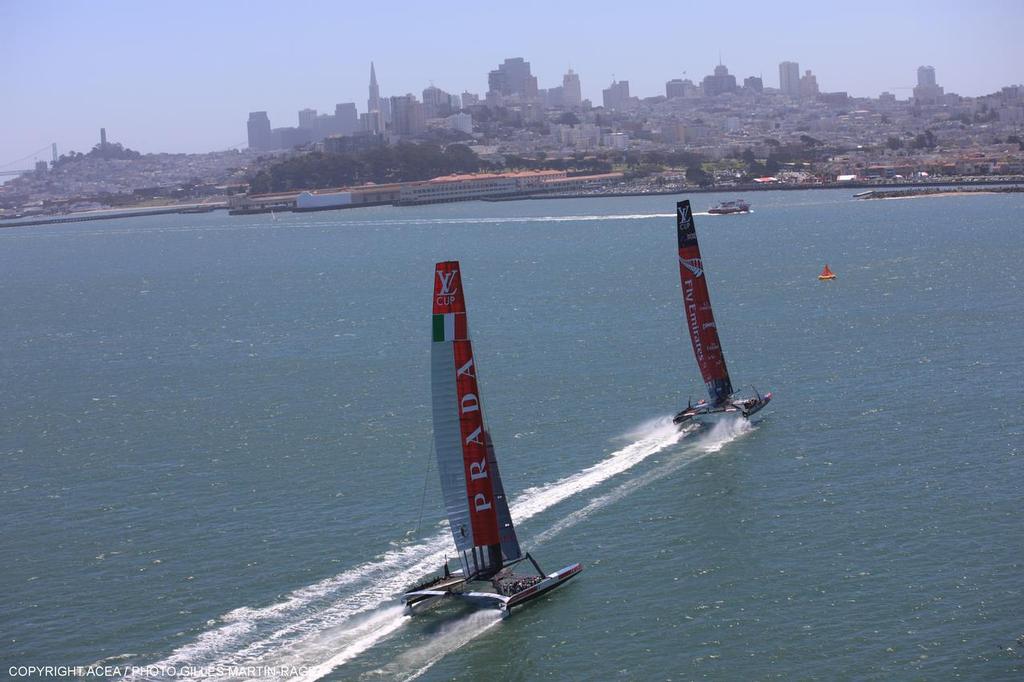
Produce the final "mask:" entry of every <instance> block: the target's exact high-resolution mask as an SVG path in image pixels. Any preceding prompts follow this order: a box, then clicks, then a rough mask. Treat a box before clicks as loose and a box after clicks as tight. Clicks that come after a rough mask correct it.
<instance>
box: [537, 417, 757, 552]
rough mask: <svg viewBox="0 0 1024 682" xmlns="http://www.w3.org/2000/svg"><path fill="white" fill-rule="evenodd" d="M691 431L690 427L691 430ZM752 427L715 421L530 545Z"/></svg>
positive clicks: (739, 421)
mask: <svg viewBox="0 0 1024 682" xmlns="http://www.w3.org/2000/svg"><path fill="white" fill-rule="evenodd" d="M691 428H692V427H691ZM755 428H756V427H755V426H753V425H752V424H751V423H750V422H748V421H747V420H746V419H742V418H736V419H735V420H730V421H725V420H723V421H719V422H718V423H717V424H715V425H714V426H713V427H711V429H710V430H708V431H706V432H700V433H699V435H698V436H697V437H696V439H694V441H693V442H692V444H690V446H689V447H688V448H686V449H685V450H683V451H682V452H680V453H679V454H678V455H677V456H675V457H672V458H671V459H669V460H668V461H667V462H666V463H665V464H663V465H662V466H660V467H658V468H657V469H653V470H651V471H648V472H646V473H644V474H642V475H640V476H637V477H636V478H632V479H630V480H628V481H626V482H625V483H621V484H619V485H618V486H617V487H616V488H614V489H612V490H611V491H609V492H607V493H605V494H604V495H601V496H599V497H595V498H594V499H592V500H591V501H590V503H589V504H587V506H585V507H583V508H582V509H577V510H576V511H574V512H572V513H571V514H569V515H567V516H564V517H563V518H561V519H559V520H558V522H557V523H555V525H553V526H551V527H550V528H548V529H547V530H545V531H542V532H540V533H538V534H537V535H536V536H535V537H534V538H533V539H532V540H531V544H532V545H542V544H544V543H545V542H547V541H548V540H550V539H551V538H553V537H555V536H556V535H558V534H559V533H561V532H562V531H563V530H565V529H567V528H571V527H572V526H575V525H576V524H577V523H579V522H580V521H582V520H583V519H585V518H587V517H588V516H590V515H591V514H593V513H594V512H595V511H597V510H598V509H601V508H602V507H606V506H608V505H609V504H613V503H615V502H618V501H619V500H621V499H622V498H624V497H626V496H628V495H630V494H631V493H633V492H636V491H637V490H639V489H640V488H643V487H646V486H648V485H650V484H651V483H653V482H654V481H657V480H659V479H662V478H664V477H666V476H668V475H669V474H672V473H674V472H676V471H678V470H680V469H682V468H683V467H687V466H690V465H691V464H693V463H694V462H699V461H700V460H702V459H704V458H705V457H707V456H708V455H711V454H714V453H716V452H718V451H719V450H721V449H722V448H723V447H725V445H727V444H728V443H731V442H732V441H734V440H736V439H737V438H739V437H740V436H743V435H745V434H747V433H750V432H751V431H753V430H754V429H755Z"/></svg>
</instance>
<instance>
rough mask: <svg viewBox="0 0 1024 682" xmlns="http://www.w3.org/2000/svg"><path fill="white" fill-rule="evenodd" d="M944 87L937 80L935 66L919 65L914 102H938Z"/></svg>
mask: <svg viewBox="0 0 1024 682" xmlns="http://www.w3.org/2000/svg"><path fill="white" fill-rule="evenodd" d="M943 92H944V91H943V89H942V87H941V86H940V85H938V84H936V82H935V67H934V66H919V67H917V87H915V88H914V102H916V103H918V104H938V102H939V99H940V98H941V97H942V95H943Z"/></svg>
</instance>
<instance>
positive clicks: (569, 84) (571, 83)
mask: <svg viewBox="0 0 1024 682" xmlns="http://www.w3.org/2000/svg"><path fill="white" fill-rule="evenodd" d="M562 104H563V105H565V106H566V107H569V108H571V109H575V108H577V107H580V106H582V105H583V90H582V89H581V88H580V75H579V74H578V73H576V72H575V71H573V70H572V69H569V73H567V74H565V75H564V76H562Z"/></svg>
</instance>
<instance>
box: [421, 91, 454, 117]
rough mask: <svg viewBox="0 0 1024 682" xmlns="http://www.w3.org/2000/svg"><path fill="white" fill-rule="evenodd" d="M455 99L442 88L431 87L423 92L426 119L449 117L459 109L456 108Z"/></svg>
mask: <svg viewBox="0 0 1024 682" xmlns="http://www.w3.org/2000/svg"><path fill="white" fill-rule="evenodd" d="M455 99H456V98H455V97H453V96H452V95H449V94H448V93H447V92H445V91H444V90H442V89H441V88H437V87H434V86H433V85H431V86H430V87H428V88H426V89H424V90H423V112H424V113H423V115H424V116H425V117H426V118H438V117H444V116H447V115H448V114H450V113H452V112H453V111H455V110H456V109H457V107H456V106H454V100H455Z"/></svg>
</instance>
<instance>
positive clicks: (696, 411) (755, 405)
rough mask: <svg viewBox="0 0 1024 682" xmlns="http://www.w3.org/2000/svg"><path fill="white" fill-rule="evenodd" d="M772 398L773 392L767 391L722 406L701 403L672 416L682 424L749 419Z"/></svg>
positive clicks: (674, 421)
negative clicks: (734, 418)
mask: <svg viewBox="0 0 1024 682" xmlns="http://www.w3.org/2000/svg"><path fill="white" fill-rule="evenodd" d="M771 399H772V394H771V393H766V394H765V395H763V396H758V397H757V398H748V399H746V400H733V401H731V402H729V403H726V404H725V405H723V406H721V407H709V406H708V405H706V404H703V403H701V404H697V405H696V406H693V407H688V408H687V409H685V410H683V411H682V412H680V413H679V414H677V415H676V416H675V417H673V418H672V422H673V423H674V424H678V425H680V426H682V425H685V424H689V423H691V422H694V421H696V422H700V423H702V424H714V423H716V422H718V421H720V420H722V419H725V418H730V417H743V418H744V419H749V418H751V417H753V416H754V415H755V414H757V413H758V412H760V411H761V410H763V409H764V406H765V405H767V404H768V403H769V402H771Z"/></svg>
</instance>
